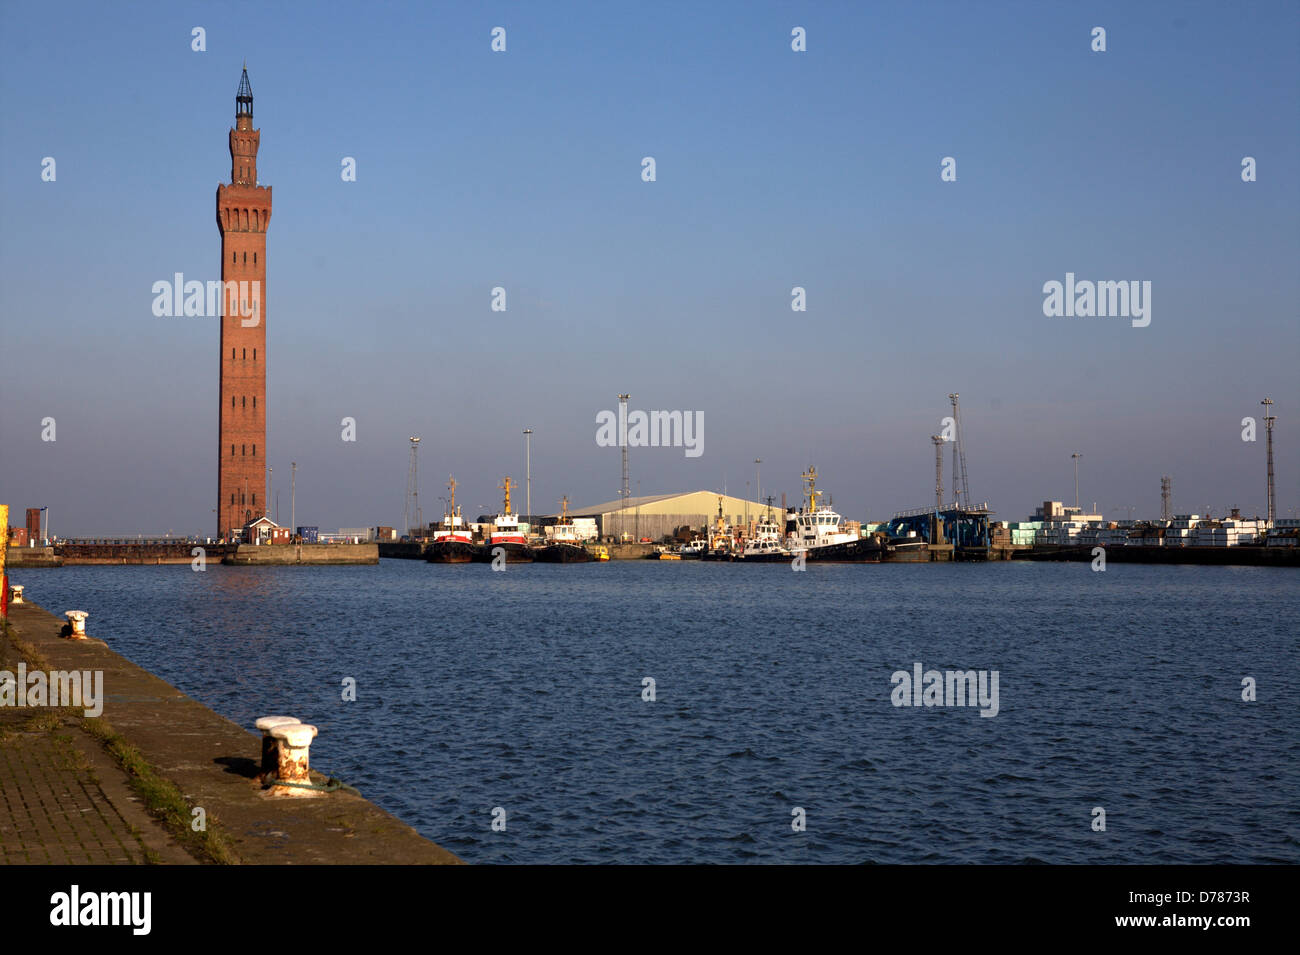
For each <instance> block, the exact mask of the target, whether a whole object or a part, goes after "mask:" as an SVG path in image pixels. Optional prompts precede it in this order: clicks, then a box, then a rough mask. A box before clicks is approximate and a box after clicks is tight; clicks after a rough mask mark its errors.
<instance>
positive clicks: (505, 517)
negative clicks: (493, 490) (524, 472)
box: [475, 477, 533, 564]
mask: <svg viewBox="0 0 1300 955" xmlns="http://www.w3.org/2000/svg"><path fill="white" fill-rule="evenodd" d="M514 486H515V485H514V484H512V483H511V481H510V478H508V477H507V478H506V479H505V483H504V484H498V485H497V487H499V488H501V489H502V490H504V491H505V492H506V497H505V502H504V505H503V507H502V508H501V513H500V514H498V515H497V516H496V519H495V520H494V521H493V522H492V524H493V528H494V529H493V531H492V532H491V533H490V534H489V535H488V539H487V540H486V541H485V542H484V545H483V547H482V548H480V550H479V552H478V553H477V554H476V555H475V559H476V560H480V561H484V562H490V561H491V560H492V559H493V557H494V554H493V551H495V550H496V549H497V548H498V547H499V548H501V549H502V550H503V551H504V552H505V559H506V563H508V564H522V563H528V562H530V561H532V559H533V554H532V552H531V551H530V550H529V549H528V540H527V538H525V537H524V532H523V529H522V528H521V527H520V526H519V517H518V516H517V515H516V514H515V513H514V512H513V511H512V510H511V509H510V489H511V488H512V487H514Z"/></svg>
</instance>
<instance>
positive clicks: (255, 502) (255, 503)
mask: <svg viewBox="0 0 1300 955" xmlns="http://www.w3.org/2000/svg"><path fill="white" fill-rule="evenodd" d="M253 506H254V507H257V492H256V491H254V492H253Z"/></svg>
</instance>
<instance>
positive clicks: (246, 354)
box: [244, 348, 248, 358]
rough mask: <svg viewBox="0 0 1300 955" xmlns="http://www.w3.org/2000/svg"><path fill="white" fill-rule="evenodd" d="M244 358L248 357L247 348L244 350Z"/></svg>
mask: <svg viewBox="0 0 1300 955" xmlns="http://www.w3.org/2000/svg"><path fill="white" fill-rule="evenodd" d="M244 357H245V358H247V357H248V349H247V348H245V349H244Z"/></svg>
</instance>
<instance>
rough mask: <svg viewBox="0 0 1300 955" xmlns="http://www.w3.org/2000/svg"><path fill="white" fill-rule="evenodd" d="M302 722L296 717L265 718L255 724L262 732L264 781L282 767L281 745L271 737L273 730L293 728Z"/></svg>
mask: <svg viewBox="0 0 1300 955" xmlns="http://www.w3.org/2000/svg"><path fill="white" fill-rule="evenodd" d="M301 722H302V720H300V719H298V717H296V716H263V717H262V718H261V719H259V720H258V721H257V723H256V724H254V725H256V726H257V728H258V729H260V730H261V731H262V778H263V779H266V780H270V779H271V777H272V776H274V775H275V771H276V770H277V769H278V768H279V765H280V743H279V741H278V740H277V739H276V738H275V737H274V736H272V735H271V730H273V729H275V728H276V727H277V726H292V725H294V724H295V723H301Z"/></svg>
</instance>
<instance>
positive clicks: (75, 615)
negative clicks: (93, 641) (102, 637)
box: [63, 610, 90, 640]
mask: <svg viewBox="0 0 1300 955" xmlns="http://www.w3.org/2000/svg"><path fill="white" fill-rule="evenodd" d="M63 616H65V617H67V618H68V624H69V626H71V627H72V632H71V633H69V634H68V637H69V638H71V639H73V640H85V639H86V618H87V617H89V616H90V614H88V613H86V611H84V610H65V611H63Z"/></svg>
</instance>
